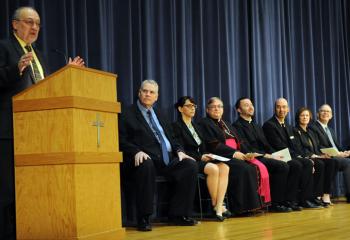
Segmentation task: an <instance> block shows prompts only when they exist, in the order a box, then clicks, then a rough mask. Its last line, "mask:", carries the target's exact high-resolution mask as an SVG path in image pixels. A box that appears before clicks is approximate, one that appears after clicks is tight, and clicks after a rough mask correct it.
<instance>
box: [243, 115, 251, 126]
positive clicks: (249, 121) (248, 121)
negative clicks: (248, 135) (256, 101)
mask: <svg viewBox="0 0 350 240" xmlns="http://www.w3.org/2000/svg"><path fill="white" fill-rule="evenodd" d="M240 118H241V119H242V120H243V121H245V122H247V123H249V124H251V123H252V122H253V119H250V120H246V119H244V118H242V117H241V116H240Z"/></svg>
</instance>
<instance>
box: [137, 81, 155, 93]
mask: <svg viewBox="0 0 350 240" xmlns="http://www.w3.org/2000/svg"><path fill="white" fill-rule="evenodd" d="M145 84H151V85H154V86H155V87H156V88H157V92H158V88H159V87H158V83H157V82H156V81H155V80H152V79H146V80H143V81H142V83H141V86H140V90H141V89H143V87H144V86H145Z"/></svg>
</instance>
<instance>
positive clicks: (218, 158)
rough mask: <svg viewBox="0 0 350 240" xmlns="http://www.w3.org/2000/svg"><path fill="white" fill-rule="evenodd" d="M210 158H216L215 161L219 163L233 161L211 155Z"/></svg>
mask: <svg viewBox="0 0 350 240" xmlns="http://www.w3.org/2000/svg"><path fill="white" fill-rule="evenodd" d="M210 156H211V157H212V158H214V159H215V160H218V161H221V162H228V161H230V160H231V159H229V158H225V157H221V156H219V155H215V154H210Z"/></svg>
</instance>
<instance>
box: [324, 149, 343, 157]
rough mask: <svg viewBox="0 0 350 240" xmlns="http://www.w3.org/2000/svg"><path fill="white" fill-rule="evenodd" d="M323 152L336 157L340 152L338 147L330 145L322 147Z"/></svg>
mask: <svg viewBox="0 0 350 240" xmlns="http://www.w3.org/2000/svg"><path fill="white" fill-rule="evenodd" d="M321 152H322V153H325V154H328V155H329V156H332V157H335V156H337V155H338V154H339V151H338V149H336V148H334V147H330V148H321Z"/></svg>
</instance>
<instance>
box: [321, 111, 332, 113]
mask: <svg viewBox="0 0 350 240" xmlns="http://www.w3.org/2000/svg"><path fill="white" fill-rule="evenodd" d="M320 112H321V113H331V112H332V111H329V110H320Z"/></svg>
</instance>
